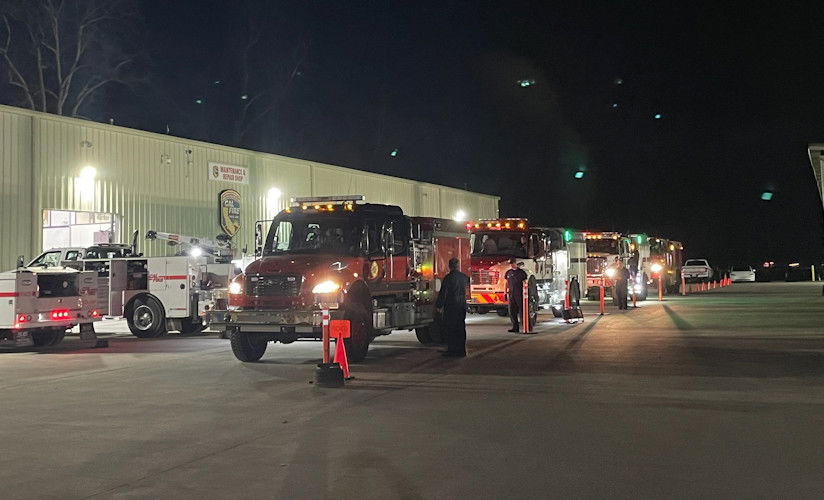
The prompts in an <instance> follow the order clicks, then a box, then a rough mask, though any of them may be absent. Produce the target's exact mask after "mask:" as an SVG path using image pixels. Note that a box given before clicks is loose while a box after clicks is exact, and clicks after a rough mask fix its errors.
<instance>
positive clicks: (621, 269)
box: [614, 261, 630, 309]
mask: <svg viewBox="0 0 824 500" xmlns="http://www.w3.org/2000/svg"><path fill="white" fill-rule="evenodd" d="M629 279H630V273H629V269H627V268H626V267H625V266H624V263H623V262H622V261H618V269H617V270H616V272H615V288H614V290H615V298H616V299H617V300H618V309H627V289H628V287H629Z"/></svg>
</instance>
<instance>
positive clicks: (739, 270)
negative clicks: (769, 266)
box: [730, 266, 755, 283]
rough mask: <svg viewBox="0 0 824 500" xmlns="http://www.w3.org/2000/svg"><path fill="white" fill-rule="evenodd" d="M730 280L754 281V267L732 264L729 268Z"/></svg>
mask: <svg viewBox="0 0 824 500" xmlns="http://www.w3.org/2000/svg"><path fill="white" fill-rule="evenodd" d="M730 280H731V281H733V282H745V281H748V282H753V283H754V282H755V269H753V268H752V267H750V266H733V267H732V269H730Z"/></svg>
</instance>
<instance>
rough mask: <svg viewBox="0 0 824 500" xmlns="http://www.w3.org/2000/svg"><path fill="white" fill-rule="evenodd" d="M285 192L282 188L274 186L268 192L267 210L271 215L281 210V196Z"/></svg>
mask: <svg viewBox="0 0 824 500" xmlns="http://www.w3.org/2000/svg"><path fill="white" fill-rule="evenodd" d="M281 196H283V193H282V192H281V191H280V189H278V188H276V187H273V188H270V189H269V191H268V192H267V193H266V211H267V212H268V213H269V215H275V214H276V213H278V212H279V211H280V198H281Z"/></svg>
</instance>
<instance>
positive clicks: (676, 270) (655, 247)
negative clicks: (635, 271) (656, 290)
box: [649, 237, 684, 293]
mask: <svg viewBox="0 0 824 500" xmlns="http://www.w3.org/2000/svg"><path fill="white" fill-rule="evenodd" d="M649 247H650V257H649V262H650V265H649V273H650V274H649V277H650V281H651V284H652V285H653V286H657V282H658V277H659V276H660V277H661V287H662V291H663V292H664V293H676V292H678V288H679V286H680V283H681V282H680V280H681V268H682V267H683V264H684V262H683V252H684V245H683V244H682V243H681V242H680V241H675V240H668V239H666V238H657V237H650V238H649Z"/></svg>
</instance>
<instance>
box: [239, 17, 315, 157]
mask: <svg viewBox="0 0 824 500" xmlns="http://www.w3.org/2000/svg"><path fill="white" fill-rule="evenodd" d="M247 33H248V35H247V36H248V38H247V39H246V40H245V43H244V44H243V45H242V46H241V47H240V48H239V54H238V57H237V64H238V73H239V79H240V82H239V83H240V91H241V95H240V101H241V104H240V108H239V109H238V111H237V114H236V117H235V123H234V129H233V132H232V144H234V145H236V146H239V145H243V144H245V143H247V142H248V137H247V135H248V134H249V132H250V131H251V129H252V128H253V126H255V125H258V126H259V125H260V121H261V120H262V119H263V118H265V117H267V116H269V115H272V114H273V113H276V112H277V110H278V107H279V106H280V105H281V104H282V103H283V101H284V100H285V99H286V98H287V97H288V96H289V94H290V91H291V90H292V87H293V86H294V84H295V82H296V81H297V79H298V78H300V77H301V76H302V75H303V71H304V67H305V65H306V64H307V58H308V56H309V51H310V48H311V40H310V39H309V38H308V37H304V38H302V39H300V40H298V41H297V42H296V44H295V46H294V48H293V49H292V51H291V54H290V57H288V58H284V59H283V61H282V62H281V64H272V63H271V62H269V63H268V64H267V62H266V59H267V57H266V56H267V54H266V51H265V48H262V47H261V43H260V39H261V36H260V35H261V30H260V27H259V26H257V25H256V24H255V23H254V22H250V23H249V29H248V30H247Z"/></svg>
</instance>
